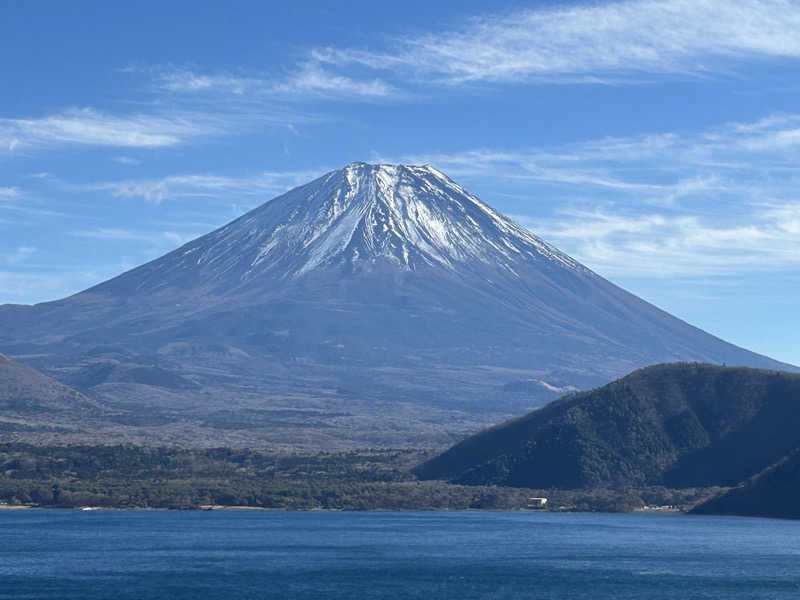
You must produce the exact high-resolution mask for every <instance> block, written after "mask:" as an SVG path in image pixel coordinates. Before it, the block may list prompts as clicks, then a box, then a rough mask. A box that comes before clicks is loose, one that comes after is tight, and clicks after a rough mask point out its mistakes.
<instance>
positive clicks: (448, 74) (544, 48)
mask: <svg viewBox="0 0 800 600" xmlns="http://www.w3.org/2000/svg"><path fill="white" fill-rule="evenodd" d="M799 28H800V5H798V4H797V3H796V2H794V1H791V0H738V1H737V2H730V1H729V0H702V1H701V0H633V1H627V2H612V3H591V4H589V3H585V4H580V5H577V6H576V5H573V6H568V7H563V6H562V7H558V8H537V9H532V10H523V11H519V12H515V13H512V14H504V15H500V16H493V15H488V16H484V17H480V18H474V19H471V20H469V21H467V22H466V23H465V24H463V25H461V26H459V27H455V28H452V29H450V30H445V31H443V32H436V33H432V32H431V33H426V34H422V35H416V36H409V37H406V38H401V39H396V40H394V41H393V43H392V44H391V45H390V48H389V49H388V50H371V49H352V48H336V47H326V48H317V49H315V50H314V51H313V53H312V56H313V59H314V60H316V61H318V62H321V63H326V64H330V65H336V66H346V65H352V64H357V65H360V66H362V67H367V68H370V69H375V70H383V71H391V72H394V73H403V74H404V75H405V76H411V77H415V78H416V79H417V80H425V81H430V80H431V78H433V79H434V80H436V81H438V82H440V83H446V84H457V83H463V82H477V81H488V82H510V83H519V82H522V81H535V80H560V81H583V82H591V81H613V80H614V78H619V77H626V76H637V75H638V74H641V73H655V74H663V73H671V74H676V73H677V74H692V75H705V74H708V73H715V72H724V71H728V70H729V69H730V65H731V61H730V60H728V59H736V60H737V61H742V60H747V59H753V60H757V59H764V58H773V59H774V58H778V59H780V58H792V59H796V58H799V57H800V37H798V36H797V31H798V29H799Z"/></svg>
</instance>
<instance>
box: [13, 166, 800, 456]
mask: <svg viewBox="0 0 800 600" xmlns="http://www.w3.org/2000/svg"><path fill="white" fill-rule="evenodd" d="M0 350H3V351H5V352H7V353H9V354H12V355H22V354H25V355H28V356H33V355H36V357H37V358H33V359H26V360H29V361H30V362H31V363H32V364H33V365H34V366H37V367H40V368H43V369H45V370H46V371H47V372H48V373H49V374H52V375H54V376H55V377H58V378H62V379H63V380H64V381H69V380H70V377H73V376H74V372H73V371H74V370H75V369H86V368H87V366H89V367H91V362H92V361H93V360H95V359H102V360H120V361H122V362H124V363H125V364H128V365H135V364H141V365H144V366H147V367H152V366H154V365H155V366H159V367H163V368H165V369H169V370H170V371H171V372H175V373H180V374H181V375H182V376H185V377H188V378H190V379H191V380H192V381H193V382H195V383H197V384H198V385H199V386H201V387H204V388H205V389H209V390H212V389H213V390H216V391H219V392H220V393H216V392H215V393H212V394H208V395H206V396H203V397H202V398H200V397H198V398H197V399H196V402H197V403H203V402H208V400H207V399H204V398H210V397H215V398H217V400H216V402H217V403H223V404H226V403H227V402H228V400H226V399H225V398H228V396H227V394H228V393H229V392H230V393H232V394H234V395H235V396H236V397H241V396H242V394H246V395H247V397H248V398H249V399H250V400H248V402H251V408H259V407H262V408H263V407H264V406H273V405H274V404H275V402H276V401H277V400H278V399H281V402H283V405H282V406H284V407H286V408H297V407H298V406H313V407H316V408H330V407H333V406H335V407H337V410H339V411H340V412H342V413H344V414H345V415H351V416H353V415H355V416H358V415H361V416H364V417H367V419H366V420H360V421H358V423H359V424H358V425H357V427H360V428H362V429H363V428H364V427H366V426H369V427H372V426H378V427H381V426H382V425H381V423H380V421H381V420H385V419H386V418H388V417H390V416H392V415H395V416H397V420H396V421H393V422H392V423H391V424H390V425H388V424H386V423H384V425H386V427H388V428H389V429H392V430H394V431H400V430H406V431H408V432H411V431H416V430H418V429H419V428H418V427H417V426H418V425H419V423H420V421H418V420H417V421H414V419H417V418H418V417H420V415H423V414H425V415H427V416H426V417H424V418H425V419H427V426H430V427H432V428H433V429H434V430H436V428H437V427H439V425H442V424H443V425H444V431H446V432H449V433H452V432H453V431H464V428H469V427H474V426H475V425H476V423H483V424H485V423H488V422H491V420H492V419H497V418H498V417H499V416H502V415H509V414H513V413H519V412H521V411H523V410H526V409H528V408H531V407H533V406H536V405H539V404H541V403H542V402H544V401H546V400H549V399H551V398H554V397H555V396H556V395H558V394H559V393H563V392H564V391H568V390H570V389H579V388H587V387H591V386H595V385H599V384H602V383H605V382H607V381H610V380H612V379H614V378H615V377H618V376H621V375H623V374H625V373H627V372H629V371H631V370H632V369H634V368H637V367H641V366H643V365H647V364H652V363H657V362H665V361H678V360H697V361H706V362H714V363H727V364H734V365H749V366H758V367H767V368H781V367H784V368H789V367H788V366H787V365H781V364H780V363H777V362H775V361H773V360H771V359H769V358H766V357H763V356H759V355H757V354H754V353H751V352H748V351H746V350H743V349H741V348H738V347H736V346H733V345H731V344H728V343H726V342H724V341H722V340H719V339H717V338H715V337H713V336H711V335H709V334H707V333H705V332H703V331H701V330H699V329H697V328H695V327H692V326H690V325H688V324H686V323H685V322H683V321H681V320H679V319H676V318H674V317H672V316H670V315H669V314H667V313H665V312H664V311H661V310H659V309H658V308H656V307H654V306H652V305H650V304H648V303H647V302H644V301H642V300H641V299H639V298H637V297H635V296H633V295H631V294H629V293H628V292H625V291H624V290H622V289H620V288H618V287H616V286H615V285H613V284H611V283H609V282H608V281H606V280H605V279H603V278H602V277H600V276H598V275H597V274H595V273H593V272H592V271H590V270H589V269H587V268H586V267H584V266H582V265H580V264H579V263H578V262H576V261H575V260H573V259H572V258H570V257H569V256H567V255H565V254H564V253H563V252H560V251H559V250H557V249H556V248H554V247H552V246H550V245H549V244H547V243H545V242H544V241H543V240H541V239H540V238H539V237H537V236H535V235H533V234H532V233H530V232H529V231H528V230H526V229H524V228H522V227H521V226H519V225H517V224H516V223H514V222H513V221H511V220H509V219H508V218H506V217H504V216H503V215H501V214H500V213H498V212H497V211H495V210H493V209H492V208H490V207H489V206H487V205H486V204H484V203H483V202H481V201H480V200H479V199H478V198H476V197H475V196H473V195H472V194H470V193H469V192H467V191H466V190H464V189H463V188H462V187H460V186H459V185H458V184H456V183H455V182H453V181H452V180H450V179H449V178H448V177H447V176H445V175H444V174H443V173H441V172H440V171H438V170H436V169H434V168H433V167H430V166H402V165H368V164H364V163H354V164H351V165H349V166H347V167H345V168H343V169H340V170H337V171H333V172H331V173H328V174H327V175H324V176H322V177H321V178H319V179H317V180H315V181H312V182H311V183H309V184H307V185H303V186H301V187H298V188H296V189H293V190H291V191H289V192H287V193H286V194H284V195H282V196H279V197H277V198H275V199H273V200H271V201H269V202H267V203H265V204H263V205H262V206H260V207H258V208H256V209H254V210H252V211H251V212H249V213H247V214H245V215H243V216H242V217H240V218H238V219H236V220H235V221H233V222H231V223H229V224H228V225H225V226H224V227H222V228H220V229H218V230H216V231H214V232H212V233H209V234H207V235H205V236H202V237H200V238H198V239H196V240H194V241H192V242H190V243H188V244H186V245H184V246H182V247H180V248H178V249H177V250H175V251H173V252H171V253H169V254H167V255H165V256H163V257H161V258H159V259H156V260H154V261H152V262H150V263H147V264H145V265H143V266H141V267H138V268H136V269H133V270H131V271H128V272H126V273H124V274H122V275H120V276H118V277H116V278H114V279H111V280H109V281H106V282H104V283H101V284H99V285H97V286H95V287H93V288H90V289H88V290H86V291H84V292H81V293H78V294H76V295H74V296H71V297H69V298H65V299H63V300H59V301H55V302H48V303H43V304H38V305H35V306H11V305H7V306H3V307H0ZM139 391H141V390H139ZM137 393H139V392H137ZM186 393H187V394H189V393H190V392H188V391H187V392H186ZM191 393H194V392H191ZM192 402H195V400H193V401H192ZM419 405H423V406H426V407H428V408H429V409H431V410H429V411H422V412H421V411H419V410H418V409H417V408H415V407H418V406H419ZM217 408H226V409H227V408H230V407H228V406H222V407H220V406H217ZM433 409H435V410H433ZM437 411H438V412H437ZM410 415H411V416H410ZM413 415H416V416H413ZM454 415H460V416H459V417H458V418H453V417H454ZM375 417H378V419H377V421H376V420H374V418H375ZM461 417H463V418H464V419H466V421H464V420H463V419H462V418H461ZM342 418H343V419H344V420H345V421H346V420H347V418H348V417H346V416H343V417H342ZM409 419H410V420H409ZM412 421H414V422H412ZM414 423H416V424H414ZM455 423H458V425H455ZM329 425H331V426H335V427H339V426H340V425H341V427H342V428H343V431H346V430H347V429H348V428H351V429H352V427H356V425H355V423H354V422H351V423H350V424H346V423H345V422H344V421H342V420H339V421H336V422H331V423H329ZM439 430H441V428H439ZM443 439H446V438H443ZM373 441H377V440H373Z"/></svg>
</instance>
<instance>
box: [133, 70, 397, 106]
mask: <svg viewBox="0 0 800 600" xmlns="http://www.w3.org/2000/svg"><path fill="white" fill-rule="evenodd" d="M146 71H148V72H150V73H151V74H152V77H153V84H154V85H155V87H156V88H157V89H161V90H163V91H167V92H172V93H178V94H194V95H207V96H214V95H229V96H240V97H245V96H246V98H247V101H248V102H250V103H253V102H259V101H262V102H264V101H269V102H274V101H293V102H297V101H303V100H306V99H315V98H332V99H336V98H344V99H367V100H369V99H374V98H386V97H390V96H397V95H399V92H398V91H397V90H396V89H395V88H394V87H392V86H391V85H389V84H388V83H386V82H385V81H383V80H382V79H380V78H377V77H371V78H366V79H363V80H362V79H358V78H354V77H352V76H348V75H344V74H341V73H335V72H331V71H330V70H328V69H326V68H325V65H323V64H321V63H320V62H319V61H315V60H313V59H312V60H306V61H304V62H302V63H300V64H298V65H296V66H295V68H294V69H292V70H291V71H290V72H289V73H288V74H281V75H279V76H275V75H269V74H264V73H250V74H242V73H233V72H216V73H207V72H202V71H201V70H199V69H197V68H188V67H175V66H172V65H162V66H157V67H150V68H149V69H146Z"/></svg>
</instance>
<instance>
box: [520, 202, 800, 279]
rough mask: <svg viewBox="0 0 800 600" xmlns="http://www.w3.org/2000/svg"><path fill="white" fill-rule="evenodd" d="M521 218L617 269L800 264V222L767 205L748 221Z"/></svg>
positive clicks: (704, 272)
mask: <svg viewBox="0 0 800 600" xmlns="http://www.w3.org/2000/svg"><path fill="white" fill-rule="evenodd" d="M799 208H800V205H796V206H794V208H793V210H794V211H798V210H799ZM517 218H518V219H519V220H520V221H521V222H522V223H523V224H526V225H528V226H529V227H531V229H534V230H538V231H539V232H540V233H541V232H543V231H544V232H546V236H547V238H548V240H550V241H552V242H554V243H556V244H557V245H561V246H564V247H569V248H571V252H572V253H573V254H574V255H575V256H576V258H578V259H579V260H581V261H583V262H585V263H587V264H589V265H591V266H592V267H593V268H594V269H596V270H598V271H600V272H601V273H603V274H605V275H610V276H644V277H655V278H672V277H675V276H692V277H704V276H717V275H732V274H742V273H752V272H775V271H782V270H796V269H800V253H798V252H797V248H798V246H799V245H800V229H795V227H796V225H797V224H796V223H792V222H791V221H786V220H784V219H782V218H780V217H779V215H778V214H777V213H774V212H772V213H770V212H768V211H763V210H762V211H759V210H753V211H752V212H751V214H750V223H749V224H747V225H735V224H724V223H723V224H720V223H719V222H718V221H717V220H716V219H713V218H707V219H703V218H700V217H697V216H670V215H663V214H651V213H646V214H640V215H631V214H614V213H609V212H603V211H596V212H580V211H563V212H562V213H561V214H559V215H558V216H557V217H554V218H551V219H537V218H529V217H525V216H518V217H517Z"/></svg>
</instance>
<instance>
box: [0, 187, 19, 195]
mask: <svg viewBox="0 0 800 600" xmlns="http://www.w3.org/2000/svg"><path fill="white" fill-rule="evenodd" d="M20 195H21V194H20V191H19V188H15V187H0V198H19V196H20Z"/></svg>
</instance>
